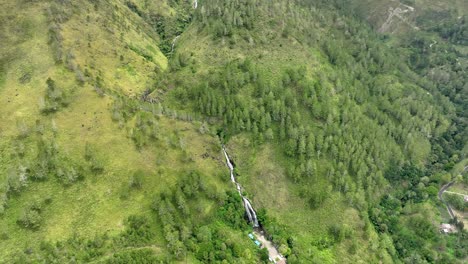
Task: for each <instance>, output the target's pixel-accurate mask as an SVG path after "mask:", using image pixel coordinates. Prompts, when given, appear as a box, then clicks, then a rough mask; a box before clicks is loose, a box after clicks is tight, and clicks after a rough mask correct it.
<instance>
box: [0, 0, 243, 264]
mask: <svg viewBox="0 0 468 264" xmlns="http://www.w3.org/2000/svg"><path fill="white" fill-rule="evenodd" d="M2 7H3V8H2V10H1V11H0V12H1V13H0V20H1V21H2V27H1V36H2V47H1V52H0V54H1V57H0V58H1V63H2V68H1V75H0V76H1V80H2V81H1V83H0V85H1V88H0V97H1V98H2V99H1V103H2V107H1V109H0V117H1V118H0V120H1V121H0V127H1V129H0V133H1V142H0V146H1V147H0V149H1V150H0V151H1V153H2V155H1V156H2V158H1V165H0V172H1V173H0V175H1V178H0V181H1V184H0V186H1V189H2V205H1V217H0V229H1V230H2V239H1V241H0V244H1V246H0V247H1V250H0V256H1V257H0V262H1V263H11V262H12V261H13V259H17V260H18V261H19V262H22V263H24V262H23V261H26V260H28V261H32V262H34V261H40V260H41V259H42V260H43V259H44V256H45V253H41V250H40V249H39V248H40V247H39V245H40V244H41V243H44V242H46V241H50V242H52V243H55V241H70V240H69V239H75V238H76V239H77V240H75V241H80V239H82V238H92V237H98V238H100V237H101V236H103V235H105V236H107V237H111V238H112V239H113V237H119V236H120V234H122V232H124V230H126V228H127V222H126V221H127V218H128V217H129V216H130V215H140V216H144V217H146V219H150V220H149V223H150V224H151V230H153V231H152V232H153V233H154V235H153V236H152V237H151V239H150V240H149V241H147V242H146V244H145V245H142V246H141V247H135V248H136V249H135V250H136V251H137V250H139V249H138V248H142V249H144V248H148V249H150V251H151V252H152V251H154V252H155V253H157V254H159V255H161V256H163V257H164V258H165V256H167V251H166V250H165V247H166V245H165V244H166V242H165V239H164V237H163V231H162V227H161V226H160V224H156V223H157V220H156V219H157V217H156V216H155V215H154V213H153V212H152V210H151V205H152V203H153V199H154V198H155V197H156V196H157V195H158V194H159V193H162V192H165V191H168V190H169V189H171V188H173V186H174V185H175V184H176V183H177V182H178V181H179V179H180V178H183V177H182V176H183V175H186V174H187V173H189V172H190V171H194V170H196V171H198V172H199V173H201V174H202V175H203V178H204V179H203V181H204V183H205V184H206V185H207V186H209V187H210V188H211V189H212V193H217V192H219V193H223V192H224V190H227V189H229V188H230V186H229V185H228V184H227V181H226V180H224V177H222V176H226V175H227V174H226V173H227V170H226V168H225V166H224V164H223V163H222V162H220V158H221V153H220V148H219V143H218V142H217V140H216V139H215V137H213V136H211V135H210V134H201V133H200V132H199V125H197V123H193V122H191V123H188V122H185V121H179V120H176V119H173V118H172V117H166V116H164V115H162V114H161V112H158V113H159V114H157V113H156V111H155V112H154V113H155V114H154V115H153V114H150V116H152V120H153V121H151V122H157V130H156V128H155V130H153V131H157V132H156V134H155V137H154V138H152V139H151V140H150V141H149V142H148V140H147V139H146V141H147V142H148V143H147V144H146V146H144V147H140V148H137V147H136V145H135V143H134V141H135V134H136V133H137V132H135V131H136V130H135V128H134V126H135V124H136V123H137V122H138V120H139V118H140V116H147V115H148V114H146V113H145V111H139V110H137V109H136V108H135V110H132V111H134V112H132V114H130V115H129V116H128V117H126V119H125V120H122V119H119V116H121V115H120V114H119V113H117V114H116V111H117V112H118V111H119V110H116V104H115V102H116V101H119V100H120V99H118V96H120V95H124V96H126V97H134V96H135V95H137V94H138V95H139V94H140V93H141V92H142V91H144V90H145V89H148V88H149V87H151V86H152V85H153V84H154V82H155V81H157V74H160V73H161V72H163V71H164V70H165V69H166V67H167V59H166V57H165V56H164V55H163V54H162V53H161V52H160V51H159V48H158V46H157V45H158V43H159V39H158V38H159V37H158V36H157V34H156V33H155V32H154V31H153V29H152V28H151V27H150V26H148V25H147V24H145V23H143V21H142V18H140V17H138V16H137V15H136V14H134V13H133V12H132V11H131V10H130V9H129V8H128V7H127V6H126V5H124V3H123V2H120V1H112V2H111V3H108V2H106V3H104V2H99V1H96V2H94V4H93V2H88V1H82V2H80V3H74V2H71V1H57V2H55V1H52V2H50V1H34V2H28V1H16V2H11V1H3V2H2ZM166 9H167V10H166ZM166 9H161V12H162V13H163V14H164V12H166V13H167V12H170V10H169V9H168V8H166ZM52 28H54V29H55V31H54V30H52ZM48 78H51V79H53V80H54V81H55V86H56V88H55V89H56V90H55V91H57V90H58V91H60V94H59V96H58V97H57V98H58V99H57V100H62V99H63V101H65V100H66V104H65V103H64V104H59V106H58V109H57V111H55V109H54V110H52V111H49V112H45V111H44V109H45V107H46V105H44V102H45V103H48V102H49V101H48V99H47V98H46V99H44V98H45V94H46V90H47V84H46V80H47V79H48ZM62 95H63V97H60V96H62ZM54 98H56V97H54ZM50 102H52V103H53V101H52V100H51V101H50ZM135 113H137V114H136V115H137V116H139V117H136V115H135ZM113 114H114V115H113ZM116 115H117V117H116ZM115 120H120V121H115ZM156 120H157V121H156ZM138 129H139V128H138ZM138 129H137V130H138ZM41 142H44V143H43V144H42V143H41ZM204 154H205V155H208V156H204ZM42 155H45V159H44V160H42V162H45V163H47V165H43V163H41V161H40V157H43V156H42ZM87 155H88V157H87ZM207 157H212V158H207ZM41 164H42V165H41ZM44 166H45V167H46V168H45V169H44ZM137 171H142V173H143V175H144V176H143V177H142V178H141V179H139V180H138V181H139V183H138V186H141V187H138V188H135V187H132V186H133V185H134V184H133V185H132V182H135V180H134V176H133V175H135V173H136V172H137ZM73 172H77V173H78V174H79V176H77V175H75V174H73ZM39 175H41V176H39ZM73 175H75V176H76V177H75V176H73ZM68 176H70V178H68V179H66V177H68ZM226 179H227V178H226ZM12 186H14V187H12ZM199 203H200V204H199V205H197V204H193V205H192V204H191V205H190V207H193V208H194V210H195V209H197V210H198V211H197V221H195V223H198V222H203V221H205V220H206V219H207V218H209V217H211V216H212V215H213V214H214V213H215V211H216V208H217V207H216V204H213V202H212V199H207V198H206V199H203V200H200V201H199ZM33 207H34V208H40V209H37V210H36V209H33V210H30V208H33ZM28 212H33V214H34V212H39V215H40V216H39V217H38V218H33V217H30V218H29V220H30V222H29V223H28V225H29V226H30V228H28V227H25V226H24V225H22V224H20V223H19V221H20V220H21V219H23V218H22V217H23V216H25V214H27V213H28ZM34 221H36V222H34ZM36 224H37V225H36ZM232 236H233V238H232V239H234V240H237V239H238V238H237V236H238V234H233V235H232ZM105 241H108V240H105ZM75 243H79V242H75ZM106 243H107V242H106ZM109 243H110V242H109ZM65 244H66V243H65ZM239 244H240V245H243V244H245V245H249V246H250V247H252V245H251V244H250V243H249V242H248V241H247V242H242V241H239ZM41 245H42V244H41ZM112 247H115V244H113V246H112ZM41 249H42V250H44V248H43V247H41ZM25 250H26V251H25ZM101 250H102V252H103V253H100V254H98V255H94V256H93V257H90V256H89V255H88V257H83V255H81V257H79V258H78V260H79V261H90V260H91V259H94V260H99V259H100V258H102V259H103V260H105V259H109V258H110V257H112V255H109V253H110V252H111V251H110V249H103V248H101ZM120 250H122V251H123V252H129V254H131V251H132V248H131V247H129V248H127V247H125V248H122V249H117V250H112V252H113V253H118V252H119V251H120ZM79 251H80V250H78V251H77V252H79ZM82 251H85V250H82ZM24 252H27V254H26V255H24V254H25V253H24ZM42 252H43V251H42ZM69 252H74V251H73V250H71V251H69ZM151 252H150V253H151ZM73 254H74V253H73ZM23 255H24V256H23ZM68 257H69V255H68ZM56 258H57V259H62V260H61V261H68V260H67V254H66V253H63V252H62V253H60V254H59V255H56ZM188 258H189V259H190V258H191V257H190V256H188Z"/></svg>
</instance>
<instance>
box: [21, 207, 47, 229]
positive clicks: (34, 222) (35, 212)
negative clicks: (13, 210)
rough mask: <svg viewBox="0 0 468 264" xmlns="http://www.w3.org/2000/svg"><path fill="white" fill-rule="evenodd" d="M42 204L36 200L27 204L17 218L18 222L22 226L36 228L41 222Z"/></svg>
mask: <svg viewBox="0 0 468 264" xmlns="http://www.w3.org/2000/svg"><path fill="white" fill-rule="evenodd" d="M41 211H42V205H41V204H40V202H38V201H34V202H33V203H31V204H30V205H28V206H27V207H26V208H25V209H24V210H23V212H22V214H21V216H20V218H19V219H18V221H17V222H18V224H19V225H21V226H22V227H24V228H28V229H32V230H37V229H39V227H40V226H41V224H42V221H43V220H42V216H41Z"/></svg>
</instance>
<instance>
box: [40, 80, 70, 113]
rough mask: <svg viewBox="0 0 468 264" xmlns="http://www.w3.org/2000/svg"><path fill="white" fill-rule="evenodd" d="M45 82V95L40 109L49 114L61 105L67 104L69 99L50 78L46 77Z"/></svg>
mask: <svg viewBox="0 0 468 264" xmlns="http://www.w3.org/2000/svg"><path fill="white" fill-rule="evenodd" d="M46 84H47V89H46V95H45V96H44V99H43V101H42V102H41V111H42V112H43V113H45V114H49V113H53V112H56V111H58V110H59V109H60V108H61V107H66V106H68V104H69V101H68V95H67V93H66V91H65V90H64V89H62V88H60V87H58V86H57V85H56V83H55V81H54V80H52V79H51V78H48V79H47V81H46Z"/></svg>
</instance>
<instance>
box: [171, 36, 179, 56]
mask: <svg viewBox="0 0 468 264" xmlns="http://www.w3.org/2000/svg"><path fill="white" fill-rule="evenodd" d="M179 37H180V35H179V36H177V37H175V38H174V40H173V41H172V47H171V53H174V47H175V44H176V41H177V39H178V38H179Z"/></svg>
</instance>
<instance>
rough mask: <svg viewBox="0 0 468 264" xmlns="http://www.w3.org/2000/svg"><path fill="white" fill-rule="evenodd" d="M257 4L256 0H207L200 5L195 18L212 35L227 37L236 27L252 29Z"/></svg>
mask: <svg viewBox="0 0 468 264" xmlns="http://www.w3.org/2000/svg"><path fill="white" fill-rule="evenodd" d="M258 6H259V3H258V1H247V0H233V1H220V0H208V1H204V2H203V5H201V8H200V11H199V12H197V14H196V15H197V17H196V18H197V20H198V22H199V23H200V24H201V25H202V26H203V27H206V28H208V29H209V30H210V31H212V32H213V36H214V37H223V36H228V37H229V36H232V35H233V34H234V33H235V31H236V29H247V30H251V29H253V27H254V24H255V23H254V21H255V20H256V18H257V13H256V12H257V8H258Z"/></svg>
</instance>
